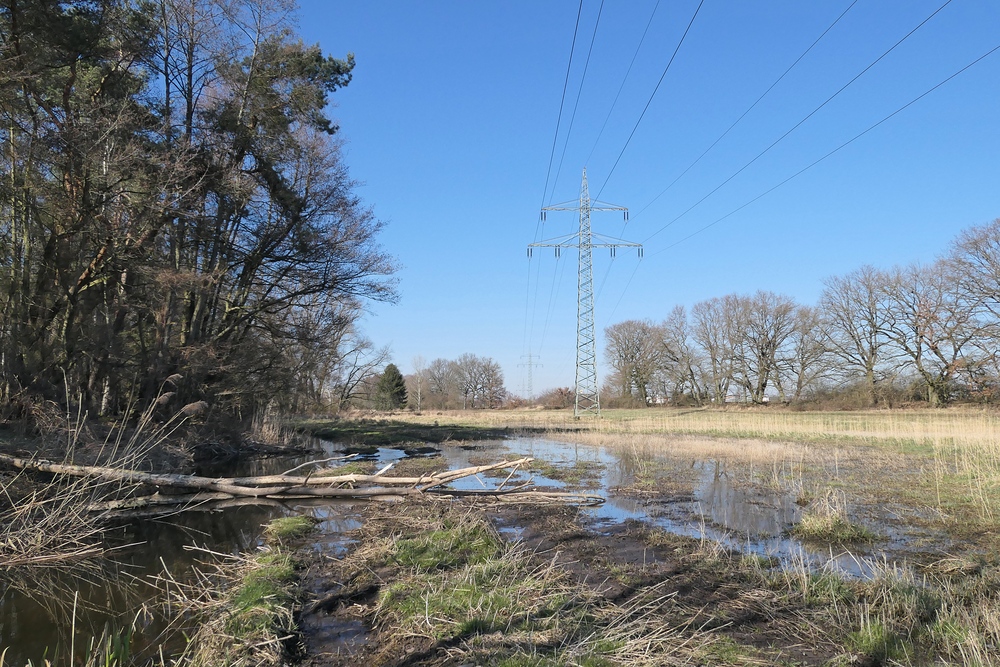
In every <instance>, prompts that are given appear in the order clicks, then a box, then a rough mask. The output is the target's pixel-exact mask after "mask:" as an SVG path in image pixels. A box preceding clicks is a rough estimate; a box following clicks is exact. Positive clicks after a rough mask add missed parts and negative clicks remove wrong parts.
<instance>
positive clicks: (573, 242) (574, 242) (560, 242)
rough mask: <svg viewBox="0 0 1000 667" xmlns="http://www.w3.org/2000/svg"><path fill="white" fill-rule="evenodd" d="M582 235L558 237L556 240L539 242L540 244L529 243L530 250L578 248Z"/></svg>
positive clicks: (574, 234)
mask: <svg viewBox="0 0 1000 667" xmlns="http://www.w3.org/2000/svg"><path fill="white" fill-rule="evenodd" d="M579 237H580V234H578V233H573V234H568V235H566V236H558V237H556V238H554V239H546V240H544V241H539V242H538V243H529V244H528V247H529V248H565V247H572V248H576V247H577V246H578V245H579V244H580V242H579Z"/></svg>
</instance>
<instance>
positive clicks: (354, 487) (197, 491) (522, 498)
mask: <svg viewBox="0 0 1000 667" xmlns="http://www.w3.org/2000/svg"><path fill="white" fill-rule="evenodd" d="M531 460H532V459H530V458H527V457H525V458H520V459H516V460H512V461H501V462H499V463H493V464H490V465H482V466H473V467H469V468H461V469H459V470H448V471H444V472H440V473H433V474H428V475H423V476H421V477H390V476H388V475H386V474H385V473H386V472H387V471H388V470H389V467H388V466H387V467H386V468H384V469H383V470H381V471H379V472H378V473H376V474H374V475H336V476H323V475H317V474H309V475H304V476H300V475H291V474H288V473H284V474H281V475H265V476H259V477H220V478H216V477H200V476H197V475H181V474H157V473H147V472H142V471H139V470H125V469H119V468H107V467H101V466H81V465H70V464H65V463H53V462H51V461H42V460H34V459H24V458H18V457H14V456H8V455H6V454H0V464H6V465H8V466H11V467H14V468H18V469H22V470H35V471H39V472H48V473H53V474H59V475H71V476H75V477H92V478H97V479H105V480H109V481H120V482H123V483H128V484H148V485H153V486H156V487H157V488H170V489H184V490H190V491H191V492H190V493H184V494H175V495H174V494H171V495H168V494H160V493H155V494H152V495H149V496H142V497H134V498H127V499H124V500H113V501H109V502H106V503H98V504H95V505H94V506H93V509H96V510H101V511H117V512H122V511H126V512H127V511H131V510H139V509H148V508H151V507H157V506H166V505H179V504H185V505H192V504H194V505H197V504H202V503H217V502H219V501H227V500H233V499H236V498H246V499H258V500H260V501H280V500H290V499H303V498H345V499H349V498H357V499H372V498H378V499H387V498H399V499H402V498H405V497H408V496H419V495H423V494H427V493H432V494H437V495H447V496H486V497H491V498H496V499H504V500H508V499H509V501H511V502H531V499H532V498H535V499H536V500H538V501H540V502H571V503H577V504H585V505H592V504H597V503H599V502H603V501H604V499H603V498H601V497H600V496H593V495H587V494H576V493H552V492H536V491H530V490H527V487H528V486H530V482H525V483H521V484H518V485H515V486H510V487H507V488H504V486H505V485H506V484H507V482H508V481H509V480H510V478H511V476H512V475H513V474H514V472H516V470H517V469H518V468H519V467H521V466H523V465H525V464H527V463H530V462H531ZM300 467H301V466H300ZM501 468H512V469H513V470H512V472H511V474H510V475H508V476H507V479H505V480H504V481H503V483H501V484H500V486H499V487H498V488H495V489H477V490H456V489H450V488H447V487H446V486H445V485H446V484H449V483H451V482H454V481H456V480H459V479H462V478H464V477H470V476H473V475H478V474H480V473H483V472H488V471H490V470H497V469H501ZM296 469H297V468H296ZM293 470H295V469H293ZM532 494H537V495H532Z"/></svg>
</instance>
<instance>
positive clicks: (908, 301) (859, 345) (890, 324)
mask: <svg viewBox="0 0 1000 667" xmlns="http://www.w3.org/2000/svg"><path fill="white" fill-rule="evenodd" d="M604 333H605V341H606V358H607V361H608V363H609V365H610V366H611V368H612V371H613V372H612V374H611V375H610V377H609V378H608V379H607V381H606V383H605V387H604V390H605V395H606V396H608V397H609V398H612V400H617V401H618V402H619V403H622V404H636V405H651V404H659V403H665V402H674V403H677V402H685V403H689V404H694V405H702V404H706V403H724V402H731V401H746V402H750V403H765V402H769V401H770V400H772V398H773V399H776V400H780V401H783V402H798V401H804V400H806V399H812V398H816V397H818V396H822V395H837V396H839V397H840V398H841V399H845V398H846V399H849V400H851V401H853V402H854V403H856V404H860V405H865V406H874V405H879V404H883V403H887V402H893V401H896V400H917V401H926V402H927V403H928V404H930V405H942V404H945V403H948V402H951V401H955V400H977V401H984V402H991V401H994V400H996V398H997V396H998V391H1000V219H998V220H995V221H993V222H992V223H989V224H986V225H981V226H977V227H972V228H970V229H968V230H965V231H964V232H962V233H961V234H959V235H958V237H957V238H956V239H955V240H954V241H953V242H952V243H951V244H950V246H949V248H948V249H947V252H945V253H944V254H943V255H942V256H941V257H940V258H938V259H937V260H936V261H934V262H933V263H931V264H913V265H909V266H902V267H893V268H891V269H879V268H876V267H873V266H863V267H861V268H859V269H857V270H855V271H852V272H850V273H848V274H847V275H843V276H836V277H832V278H829V279H827V280H825V281H824V289H823V291H822V294H821V296H820V299H819V302H818V303H817V304H816V305H814V306H809V305H803V304H799V303H796V302H795V301H794V300H793V299H791V298H789V297H787V296H782V295H780V294H774V293H772V292H766V291H758V292H756V293H755V294H751V295H741V294H730V295H726V296H722V297H716V298H712V299H708V300H706V301H702V302H700V303H697V304H695V305H694V306H693V307H692V308H691V309H690V311H688V310H687V309H685V308H684V307H682V306H677V307H675V308H674V309H673V310H672V311H671V312H670V313H669V315H668V316H667V317H666V319H664V320H663V321H662V322H659V323H655V322H653V321H651V320H627V321H624V322H619V323H617V324H614V325H611V326H609V327H607V328H606V329H605V332H604Z"/></svg>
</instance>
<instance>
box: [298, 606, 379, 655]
mask: <svg viewBox="0 0 1000 667" xmlns="http://www.w3.org/2000/svg"><path fill="white" fill-rule="evenodd" d="M302 630H303V633H304V634H305V636H306V637H307V640H306V642H307V649H308V652H309V654H311V655H328V656H351V655H355V654H357V653H358V651H359V649H361V648H362V647H364V646H365V645H366V644H367V643H368V628H367V627H365V624H364V623H362V622H361V621H356V620H349V621H344V620H339V619H337V618H335V617H331V616H326V615H319V614H309V615H307V616H305V617H303V619H302Z"/></svg>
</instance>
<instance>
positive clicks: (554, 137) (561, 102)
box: [535, 0, 583, 239]
mask: <svg viewBox="0 0 1000 667" xmlns="http://www.w3.org/2000/svg"><path fill="white" fill-rule="evenodd" d="M582 13H583V0H580V7H579V8H578V9H577V10H576V25H575V26H574V27H573V43H572V44H571V45H570V47H569V62H568V63H567V64H566V78H565V80H564V81H563V90H562V98H561V99H560V100H559V115H558V116H556V131H555V134H553V135H552V149H551V150H550V151H549V168H548V169H547V170H546V172H545V188H544V189H543V190H542V205H543V206H544V205H545V195H546V194H547V193H548V191H549V176H551V175H552V160H553V159H554V158H555V156H556V141H557V140H558V139H559V124H560V123H561V122H562V112H563V105H564V104H565V103H566V89H567V87H568V86H569V72H570V70H571V69H572V67H573V53H574V52H575V51H576V35H577V32H578V31H579V30H580V15H581V14H582ZM539 224H541V218H540V217H539V221H538V222H536V223H535V238H536V239H537V238H538V226H539Z"/></svg>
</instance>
